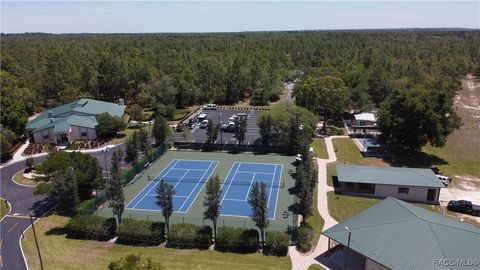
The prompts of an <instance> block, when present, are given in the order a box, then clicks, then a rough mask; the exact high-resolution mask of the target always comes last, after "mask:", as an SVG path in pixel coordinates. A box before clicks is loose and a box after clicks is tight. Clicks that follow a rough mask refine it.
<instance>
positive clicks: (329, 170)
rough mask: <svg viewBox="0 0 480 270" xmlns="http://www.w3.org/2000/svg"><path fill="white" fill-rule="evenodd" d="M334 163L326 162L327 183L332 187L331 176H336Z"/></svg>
mask: <svg viewBox="0 0 480 270" xmlns="http://www.w3.org/2000/svg"><path fill="white" fill-rule="evenodd" d="M335 164H336V163H330V164H327V185H329V186H331V187H333V177H334V176H337V170H336V169H335Z"/></svg>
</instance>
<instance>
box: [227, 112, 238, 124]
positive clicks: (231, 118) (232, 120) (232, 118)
mask: <svg viewBox="0 0 480 270" xmlns="http://www.w3.org/2000/svg"><path fill="white" fill-rule="evenodd" d="M237 117H238V116H236V115H235V114H234V115H232V116H230V118H228V120H229V121H230V122H235V119H237Z"/></svg>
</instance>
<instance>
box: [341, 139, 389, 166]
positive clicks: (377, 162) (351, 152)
mask: <svg viewBox="0 0 480 270" xmlns="http://www.w3.org/2000/svg"><path fill="white" fill-rule="evenodd" d="M332 143H333V148H334V149H335V155H336V156H337V162H338V163H347V164H356V165H370V166H388V164H387V163H385V162H384V161H383V159H381V158H375V157H368V158H364V157H363V156H362V154H361V153H360V150H359V149H358V147H357V145H356V144H355V143H354V142H353V140H352V139H350V138H337V139H333V140H332Z"/></svg>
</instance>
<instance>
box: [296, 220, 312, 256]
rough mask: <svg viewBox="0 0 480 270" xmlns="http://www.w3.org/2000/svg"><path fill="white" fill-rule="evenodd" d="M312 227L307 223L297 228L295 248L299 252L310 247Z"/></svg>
mask: <svg viewBox="0 0 480 270" xmlns="http://www.w3.org/2000/svg"><path fill="white" fill-rule="evenodd" d="M312 240H313V229H312V227H311V226H310V225H309V224H306V225H304V226H301V227H300V228H298V242H297V249H298V250H299V251H301V252H308V251H310V249H312Z"/></svg>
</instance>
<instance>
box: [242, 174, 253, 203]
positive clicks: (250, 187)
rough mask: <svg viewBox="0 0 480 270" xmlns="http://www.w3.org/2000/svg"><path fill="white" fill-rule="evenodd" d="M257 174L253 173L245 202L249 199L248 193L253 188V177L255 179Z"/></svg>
mask: <svg viewBox="0 0 480 270" xmlns="http://www.w3.org/2000/svg"><path fill="white" fill-rule="evenodd" d="M255 174H256V173H253V176H252V180H250V185H249V186H248V190H247V195H245V199H244V200H243V201H245V202H246V201H247V198H248V194H250V190H251V189H252V184H253V179H255Z"/></svg>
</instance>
